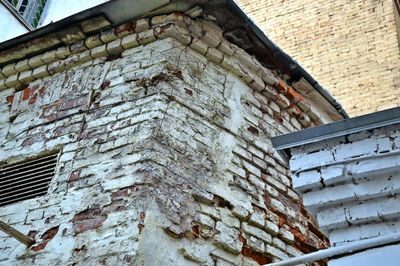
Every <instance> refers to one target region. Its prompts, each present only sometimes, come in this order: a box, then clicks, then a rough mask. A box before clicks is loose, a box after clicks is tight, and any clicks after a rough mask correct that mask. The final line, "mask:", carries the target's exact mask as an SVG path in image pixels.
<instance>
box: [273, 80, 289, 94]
mask: <svg viewBox="0 0 400 266" xmlns="http://www.w3.org/2000/svg"><path fill="white" fill-rule="evenodd" d="M275 88H276V89H277V90H278V91H280V92H283V93H284V94H286V92H287V91H288V87H287V86H286V85H285V84H284V83H283V82H282V81H278V83H276V85H275Z"/></svg>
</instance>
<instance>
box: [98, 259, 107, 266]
mask: <svg viewBox="0 0 400 266" xmlns="http://www.w3.org/2000/svg"><path fill="white" fill-rule="evenodd" d="M99 263H100V264H101V265H106V264H107V259H106V258H104V259H102V260H100V261H99Z"/></svg>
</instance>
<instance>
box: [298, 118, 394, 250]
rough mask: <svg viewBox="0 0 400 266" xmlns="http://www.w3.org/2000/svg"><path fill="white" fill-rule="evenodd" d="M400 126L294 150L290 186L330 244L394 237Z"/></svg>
mask: <svg viewBox="0 0 400 266" xmlns="http://www.w3.org/2000/svg"><path fill="white" fill-rule="evenodd" d="M399 136H400V126H399V125H392V126H386V127H382V128H378V129H374V130H369V131H363V132H360V133H355V134H350V135H347V136H345V137H338V138H334V139H331V140H329V144H328V145H327V141H321V142H318V143H313V144H308V145H303V146H301V147H297V148H295V149H293V153H294V154H293V157H292V158H291V161H290V165H291V167H292V170H293V176H292V177H293V185H294V187H295V188H296V190H297V191H299V192H301V194H302V197H303V203H304V205H305V206H306V208H307V209H308V210H310V211H311V213H313V214H314V215H315V216H316V219H317V221H318V224H319V226H320V227H321V229H322V230H323V231H324V232H325V233H327V235H329V238H330V241H331V243H332V244H334V245H336V244H343V243H345V242H351V241H357V240H360V239H367V238H372V237H376V236H381V235H386V234H390V233H394V232H398V225H397V220H398V218H399V215H400V209H399V206H400V204H399V197H398V195H399V192H400V167H399V166H400V147H399V146H398V145H397V144H396V143H397V140H398V138H399Z"/></svg>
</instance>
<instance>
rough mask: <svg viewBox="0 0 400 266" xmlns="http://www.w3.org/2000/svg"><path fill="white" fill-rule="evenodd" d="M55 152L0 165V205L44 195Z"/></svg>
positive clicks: (55, 157)
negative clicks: (20, 161)
mask: <svg viewBox="0 0 400 266" xmlns="http://www.w3.org/2000/svg"><path fill="white" fill-rule="evenodd" d="M56 163H57V154H52V155H48V156H45V157H41V158H36V159H33V160H29V161H25V162H22V163H16V164H11V165H5V166H3V167H0V206H4V205H7V204H11V203H15V202H18V201H22V200H26V199H31V198H35V197H38V196H42V195H45V194H46V193H47V189H48V187H49V183H50V181H51V179H52V178H53V176H54V172H55V168H56Z"/></svg>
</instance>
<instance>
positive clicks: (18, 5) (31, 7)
mask: <svg viewBox="0 0 400 266" xmlns="http://www.w3.org/2000/svg"><path fill="white" fill-rule="evenodd" d="M46 1H47V0H7V2H8V3H9V4H10V5H11V6H12V7H13V8H14V9H15V10H17V12H18V13H19V14H20V15H21V16H22V18H23V19H24V20H25V21H26V22H27V23H28V24H29V25H31V26H32V27H33V28H36V27H37V25H38V24H39V20H40V16H41V15H42V12H43V8H44V6H45V4H46Z"/></svg>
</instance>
